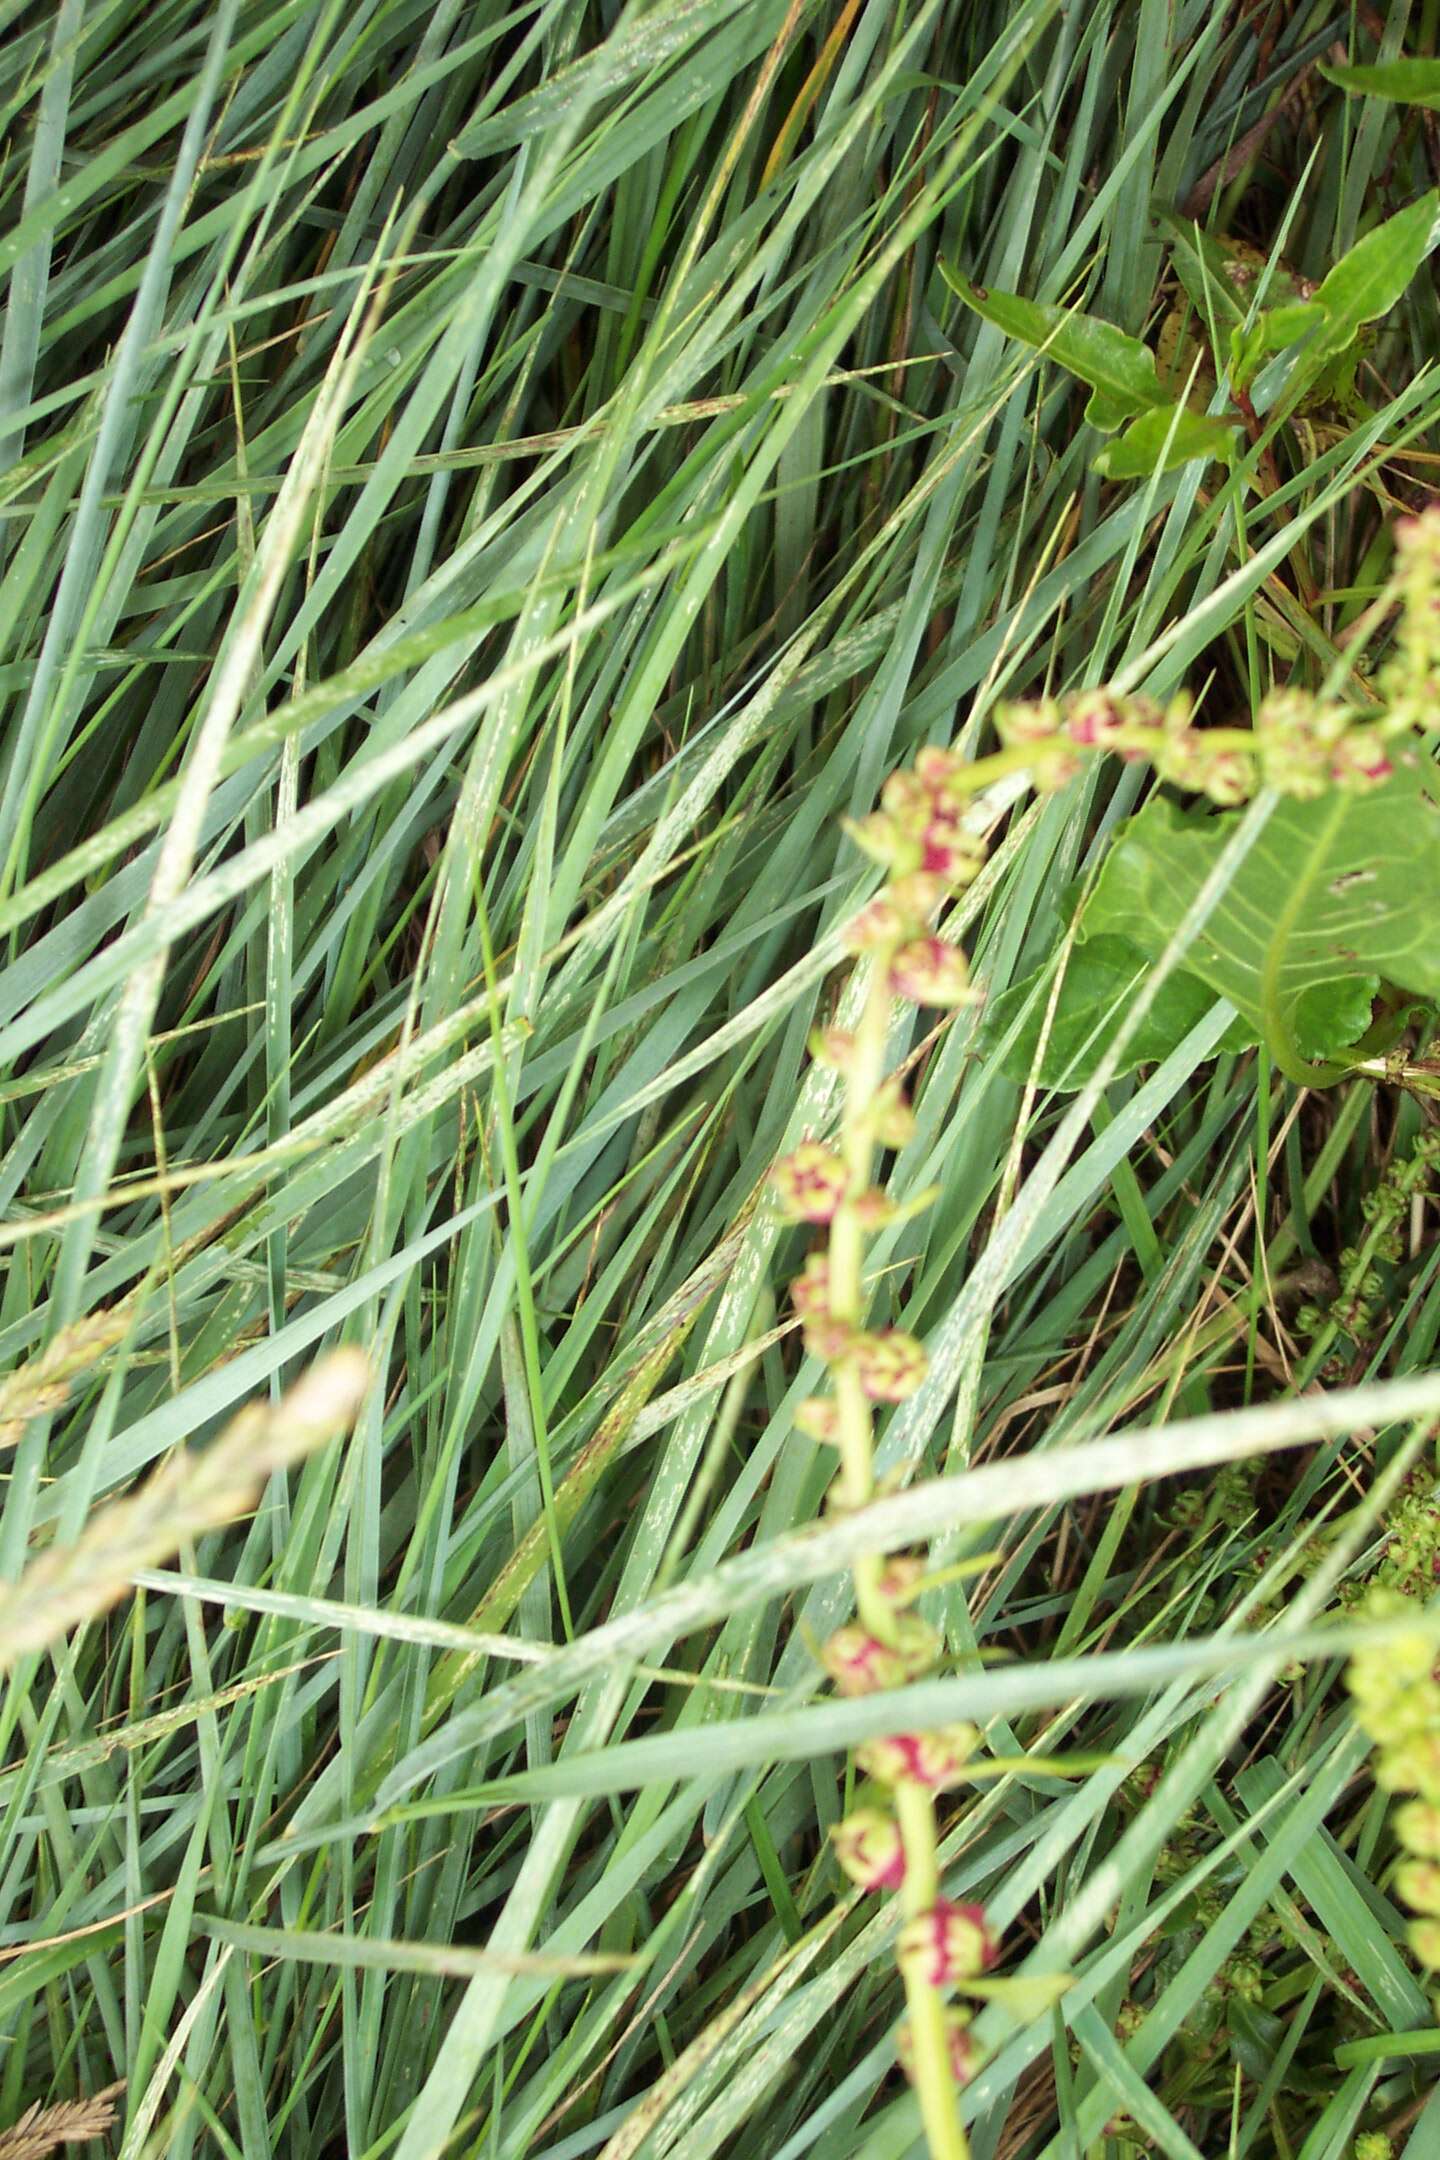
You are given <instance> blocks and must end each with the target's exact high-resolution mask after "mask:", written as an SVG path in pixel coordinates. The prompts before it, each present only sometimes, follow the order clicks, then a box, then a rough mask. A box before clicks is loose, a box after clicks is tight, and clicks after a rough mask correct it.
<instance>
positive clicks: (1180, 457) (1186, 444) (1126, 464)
mask: <svg viewBox="0 0 1440 2160" xmlns="http://www.w3.org/2000/svg"><path fill="white" fill-rule="evenodd" d="M1234 440H1235V423H1234V422H1233V421H1229V420H1220V419H1212V418H1210V417H1209V416H1208V415H1207V414H1204V413H1196V412H1191V411H1190V410H1189V409H1188V407H1186V406H1184V405H1157V406H1155V407H1154V408H1153V409H1152V410H1151V411H1150V412H1146V413H1141V415H1140V417H1139V418H1138V419H1137V420H1132V421H1131V423H1130V425H1129V426H1128V427H1127V428H1126V430H1125V432H1124V434H1123V435H1121V436H1119V437H1117V439H1116V440H1115V441H1114V442H1109V443H1106V444H1105V446H1104V448H1103V449H1102V450H1101V451H1100V452H1099V453H1098V454H1097V456H1096V457H1095V459H1094V460H1093V463H1094V467H1095V470H1096V472H1098V473H1100V474H1102V475H1103V476H1104V478H1105V479H1107V480H1148V479H1149V478H1150V476H1151V474H1152V473H1157V472H1161V473H1167V472H1174V471H1175V470H1176V469H1177V468H1178V467H1179V466H1181V465H1189V464H1191V463H1192V462H1193V461H1194V460H1195V459H1196V458H1205V459H1207V460H1208V459H1210V458H1223V457H1228V456H1229V454H1230V450H1231V447H1232V445H1233V443H1234Z"/></svg>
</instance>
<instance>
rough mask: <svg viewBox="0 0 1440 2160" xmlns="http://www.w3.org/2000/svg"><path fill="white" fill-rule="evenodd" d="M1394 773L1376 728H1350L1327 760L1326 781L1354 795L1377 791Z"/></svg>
mask: <svg viewBox="0 0 1440 2160" xmlns="http://www.w3.org/2000/svg"><path fill="white" fill-rule="evenodd" d="M1394 770H1395V767H1394V766H1393V764H1392V763H1391V762H1390V757H1389V754H1388V752H1387V750H1386V746H1385V738H1384V736H1383V735H1382V734H1381V732H1380V730H1379V729H1378V728H1365V727H1357V728H1352V729H1351V730H1350V732H1349V734H1348V735H1342V736H1341V738H1340V740H1339V742H1338V743H1337V744H1336V745H1335V749H1334V753H1333V755H1332V757H1331V760H1330V777H1331V779H1332V780H1333V781H1334V782H1335V785H1336V786H1337V787H1341V788H1345V789H1347V790H1348V791H1349V792H1351V793H1355V794H1363V792H1364V791H1365V790H1366V789H1367V788H1374V787H1379V786H1380V785H1381V783H1382V781H1385V780H1388V779H1389V778H1390V775H1391V774H1392V773H1393V772H1394Z"/></svg>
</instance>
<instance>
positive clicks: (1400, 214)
mask: <svg viewBox="0 0 1440 2160" xmlns="http://www.w3.org/2000/svg"><path fill="white" fill-rule="evenodd" d="M1437 210H1440V191H1437V190H1436V189H1433V188H1432V189H1431V191H1430V193H1429V194H1428V195H1422V196H1421V198H1420V200H1419V202H1415V203H1411V205H1410V207H1409V209H1408V210H1400V211H1397V212H1396V214H1395V216H1394V217H1392V218H1386V220H1385V222H1384V224H1383V225H1377V226H1376V227H1375V229H1374V231H1373V232H1368V233H1366V235H1365V237H1364V239H1363V240H1357V241H1356V243H1355V245H1354V247H1352V248H1350V249H1348V250H1347V251H1346V253H1345V254H1343V255H1342V256H1341V258H1340V260H1339V262H1337V263H1336V264H1335V265H1334V267H1333V268H1332V269H1331V270H1329V271H1328V272H1327V273H1326V275H1325V277H1324V278H1323V280H1322V281H1321V283H1320V285H1319V286H1318V287H1317V289H1316V292H1315V296H1314V303H1313V304H1314V306H1316V307H1317V308H1321V309H1323V311H1324V318H1323V321H1322V322H1321V326H1320V331H1319V335H1318V337H1317V339H1316V343H1315V350H1316V353H1317V354H1319V353H1335V352H1342V351H1343V350H1344V349H1345V347H1346V346H1347V345H1348V344H1350V342H1351V340H1352V339H1353V338H1354V337H1355V335H1356V333H1357V332H1358V331H1359V330H1360V328H1361V327H1362V325H1363V324H1365V323H1368V322H1375V321H1377V320H1378V319H1379V317H1380V316H1382V315H1388V314H1389V312H1390V310H1391V308H1392V307H1394V305H1395V303H1396V301H1397V300H1398V299H1399V298H1400V296H1401V294H1402V293H1403V292H1404V290H1405V288H1406V286H1407V285H1408V284H1409V283H1410V280H1411V279H1412V278H1413V277H1414V275H1415V273H1416V271H1417V270H1418V269H1419V267H1420V265H1421V263H1422V262H1424V260H1425V258H1426V256H1427V255H1428V254H1429V253H1430V250H1431V248H1432V247H1434V245H1435V242H1436V240H1437V239H1440V230H1437V222H1436V213H1437ZM1283 312H1286V313H1289V312H1292V311H1289V310H1286V311H1283Z"/></svg>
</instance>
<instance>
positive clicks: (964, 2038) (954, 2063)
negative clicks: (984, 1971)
mask: <svg viewBox="0 0 1440 2160" xmlns="http://www.w3.org/2000/svg"><path fill="white" fill-rule="evenodd" d="M969 2027H970V2013H969V2011H968V2010H960V2009H955V2010H947V2012H946V2013H945V2039H946V2044H947V2046H948V2048H949V2052H950V2075H951V2076H952V2077H953V2078H954V2080H955V2083H956V2084H957V2085H958V2086H959V2087H960V2088H961V2089H962V2090H963V2089H964V2087H965V2086H967V2085H968V2084H969V2083H970V2082H971V2080H972V2079H973V2078H974V2077H975V2075H976V2073H977V2072H978V2071H979V2069H980V2066H981V2064H982V2063H983V2061H984V2060H985V2056H984V2051H983V2049H982V2048H981V2046H980V2043H979V2041H978V2040H977V2039H976V2038H975V2035H974V2033H972V2032H971V2031H970V2029H969ZM895 2051H896V2053H897V2054H898V2056H899V2057H900V2067H901V2069H902V2070H903V2071H904V2073H905V2075H906V2077H907V2078H909V2079H910V2081H911V2083H912V2084H913V2083H914V2079H915V2035H914V2034H913V2033H912V2032H911V2030H910V2021H909V2019H908V2018H906V2019H905V2020H904V2022H903V2023H902V2024H901V2027H900V2030H899V2031H898V2033H897V2034H896V2035H895Z"/></svg>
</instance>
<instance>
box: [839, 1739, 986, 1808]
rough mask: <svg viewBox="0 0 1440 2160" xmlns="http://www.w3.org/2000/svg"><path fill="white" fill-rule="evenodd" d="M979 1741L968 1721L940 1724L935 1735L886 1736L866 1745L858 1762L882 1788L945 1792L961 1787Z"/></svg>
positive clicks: (865, 1742) (860, 1749) (867, 1742)
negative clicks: (901, 1786) (945, 1790)
mask: <svg viewBox="0 0 1440 2160" xmlns="http://www.w3.org/2000/svg"><path fill="white" fill-rule="evenodd" d="M979 1742H980V1734H979V1732H978V1730H977V1729H976V1727H975V1726H973V1725H971V1724H969V1723H968V1722H966V1723H961V1724H958V1725H940V1726H937V1727H936V1728H935V1730H934V1731H933V1732H924V1733H884V1734H882V1735H881V1737H880V1738H879V1739H877V1740H866V1741H864V1742H862V1744H861V1745H860V1746H859V1747H858V1748H857V1749H856V1750H855V1760H856V1762H857V1763H858V1764H859V1766H860V1768H861V1770H863V1771H864V1773H865V1775H866V1777H873V1778H875V1779H876V1780H877V1781H878V1782H879V1783H880V1784H881V1785H923V1786H924V1787H925V1788H926V1790H927V1791H929V1792H942V1791H943V1790H944V1789H945V1787H946V1786H947V1785H958V1784H959V1782H960V1780H961V1779H962V1778H963V1777H964V1775H965V1771H966V1766H967V1765H968V1763H969V1761H970V1758H971V1756H972V1755H973V1754H974V1753H975V1750H976V1748H977V1746H978V1745H979Z"/></svg>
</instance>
